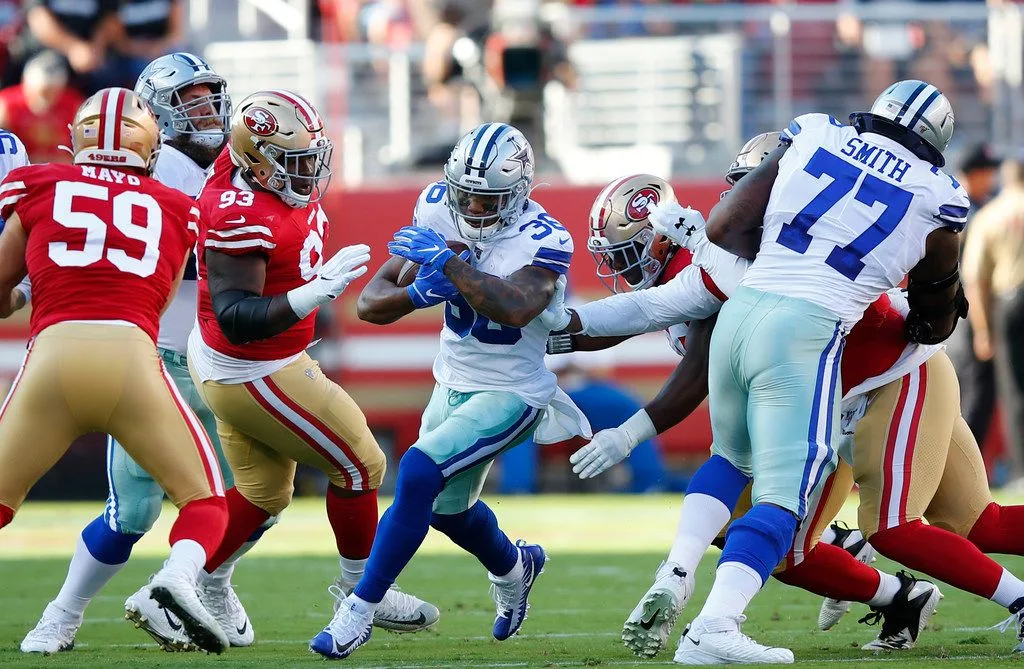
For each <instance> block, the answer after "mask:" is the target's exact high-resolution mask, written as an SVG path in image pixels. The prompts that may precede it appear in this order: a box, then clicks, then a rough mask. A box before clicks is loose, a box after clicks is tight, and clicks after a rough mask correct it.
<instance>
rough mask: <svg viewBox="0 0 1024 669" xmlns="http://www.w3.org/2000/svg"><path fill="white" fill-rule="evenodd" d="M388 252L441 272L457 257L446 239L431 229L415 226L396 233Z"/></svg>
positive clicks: (408, 226) (389, 244)
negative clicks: (446, 264) (447, 263)
mask: <svg viewBox="0 0 1024 669" xmlns="http://www.w3.org/2000/svg"><path fill="white" fill-rule="evenodd" d="M388 252H390V253H391V255H393V256H400V257H402V258H405V259H406V260H411V261H413V262H414V263H417V264H420V265H423V266H424V267H430V268H431V269H435V270H437V271H439V272H440V271H443V270H444V264H445V263H446V262H448V261H449V260H451V259H452V258H454V257H455V252H454V251H452V250H451V249H450V248H448V246H447V244H446V242H445V239H444V237H442V236H441V235H439V234H438V233H437V232H435V231H434V230H431V229H430V228H418V227H416V226H413V225H407V226H405V227H404V228H402V229H401V230H399V231H398V232H396V233H395V238H394V240H393V241H391V242H389V243H388Z"/></svg>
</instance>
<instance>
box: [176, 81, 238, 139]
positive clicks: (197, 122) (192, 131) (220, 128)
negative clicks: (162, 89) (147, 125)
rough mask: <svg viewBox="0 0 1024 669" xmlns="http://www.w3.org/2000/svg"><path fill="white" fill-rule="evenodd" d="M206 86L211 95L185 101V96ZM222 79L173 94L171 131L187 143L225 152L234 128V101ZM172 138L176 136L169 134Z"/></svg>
mask: <svg viewBox="0 0 1024 669" xmlns="http://www.w3.org/2000/svg"><path fill="white" fill-rule="evenodd" d="M197 85H205V86H208V87H209V88H210V90H211V91H212V92H211V93H210V94H208V95H203V96H200V97H196V98H192V99H190V100H184V101H183V100H182V92H183V91H184V90H185V89H187V88H190V87H192V86H197ZM224 89H225V86H224V82H223V80H222V79H220V78H219V77H211V78H208V79H199V80H194V81H189V82H187V83H185V84H182V85H181V86H178V87H177V88H175V89H174V90H173V91H171V92H170V100H169V107H170V112H171V129H172V130H173V134H174V135H183V136H184V138H185V140H186V141H187V142H190V143H193V144H197V145H199V146H204V147H210V148H216V149H217V150H218V151H219V150H220V149H221V148H223V146H224V142H225V141H227V138H228V136H229V134H230V128H231V98H229V97H228V95H227V93H225V92H224ZM168 134H172V133H168Z"/></svg>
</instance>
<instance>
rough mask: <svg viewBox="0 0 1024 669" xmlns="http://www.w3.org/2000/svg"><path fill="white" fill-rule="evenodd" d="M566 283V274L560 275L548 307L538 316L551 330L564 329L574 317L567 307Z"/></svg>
mask: <svg viewBox="0 0 1024 669" xmlns="http://www.w3.org/2000/svg"><path fill="white" fill-rule="evenodd" d="M565 283H566V280H565V276H564V275H563V276H560V277H558V280H557V281H555V294H554V295H553V296H552V297H551V301H550V302H549V303H548V306H547V309H545V310H544V311H542V312H540V316H538V317H537V318H539V319H540V322H541V324H542V325H543V326H544V327H546V328H547V329H548V331H549V332H558V331H560V330H564V329H565V328H566V327H568V325H569V321H570V320H571V319H572V312H571V311H570V310H569V309H567V308H566V307H565Z"/></svg>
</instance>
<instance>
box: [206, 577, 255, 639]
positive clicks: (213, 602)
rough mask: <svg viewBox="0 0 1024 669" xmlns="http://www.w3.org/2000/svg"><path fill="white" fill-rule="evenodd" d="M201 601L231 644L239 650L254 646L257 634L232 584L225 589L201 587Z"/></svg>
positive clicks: (207, 585)
mask: <svg viewBox="0 0 1024 669" xmlns="http://www.w3.org/2000/svg"><path fill="white" fill-rule="evenodd" d="M199 601H201V602H202V603H203V606H204V607H205V608H206V610H207V611H209V612H210V614H211V615H212V616H213V617H214V618H216V620H217V623H219V624H220V628H221V630H223V632H224V635H225V636H227V638H228V643H229V644H231V645H232V646H235V647H237V648H243V647H245V646H251V645H252V642H253V641H254V640H255V639H256V632H255V630H253V628H252V623H251V622H250V621H249V615H248V614H247V613H246V612H245V607H244V606H242V602H241V601H239V599H238V595H236V594H235V589H234V587H232V586H231V584H230V583H229V584H228V585H226V586H223V587H221V586H215V585H209V584H206V585H201V586H199Z"/></svg>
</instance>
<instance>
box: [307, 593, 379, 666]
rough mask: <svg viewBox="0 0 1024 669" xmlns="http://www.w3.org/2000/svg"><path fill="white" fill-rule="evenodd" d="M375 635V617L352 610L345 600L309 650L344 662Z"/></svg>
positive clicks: (311, 642) (310, 643) (315, 638)
mask: <svg viewBox="0 0 1024 669" xmlns="http://www.w3.org/2000/svg"><path fill="white" fill-rule="evenodd" d="M372 634H373V615H372V614H371V613H370V612H368V611H367V612H365V613H359V612H358V611H355V610H353V609H352V603H351V602H350V601H349V600H348V599H344V600H342V601H341V602H340V604H339V605H338V610H337V611H335V612H334V617H333V618H332V619H331V622H330V624H328V625H327V627H325V628H324V629H323V631H322V632H320V633H319V634H317V635H316V636H315V637H313V640H312V641H310V642H309V650H310V651H311V652H313V653H316V654H318V655H322V656H324V657H326V658H327V659H329V660H343V659H345V658H346V657H348V656H349V655H351V654H352V653H354V652H355V650H356V649H357V648H359V647H360V646H362V645H363V644H364V643H366V642H367V641H369V640H370V636H371V635H372Z"/></svg>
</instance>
